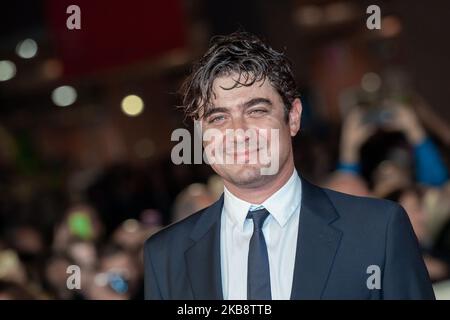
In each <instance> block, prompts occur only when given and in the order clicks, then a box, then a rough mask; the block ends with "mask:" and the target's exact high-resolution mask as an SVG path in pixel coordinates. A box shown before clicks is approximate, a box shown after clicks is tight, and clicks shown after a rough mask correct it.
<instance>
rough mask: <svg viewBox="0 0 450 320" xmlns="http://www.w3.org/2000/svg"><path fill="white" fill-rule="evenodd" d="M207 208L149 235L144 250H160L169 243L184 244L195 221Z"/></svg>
mask: <svg viewBox="0 0 450 320" xmlns="http://www.w3.org/2000/svg"><path fill="white" fill-rule="evenodd" d="M206 209H207V208H204V209H201V210H199V211H197V212H195V213H193V214H191V215H190V216H188V217H186V218H184V219H183V220H180V221H177V222H174V223H172V224H170V225H168V226H166V227H164V228H162V229H161V230H159V231H158V232H156V233H154V234H153V235H151V236H150V237H149V238H148V239H147V240H146V241H145V244H144V247H145V248H150V247H151V248H161V246H165V245H168V244H169V243H173V242H174V241H175V242H178V241H180V242H185V241H186V239H187V238H188V237H189V235H190V233H191V231H192V229H193V228H194V226H195V224H196V222H197V220H198V219H199V218H200V216H201V215H202V214H203V212H204V211H205V210H206Z"/></svg>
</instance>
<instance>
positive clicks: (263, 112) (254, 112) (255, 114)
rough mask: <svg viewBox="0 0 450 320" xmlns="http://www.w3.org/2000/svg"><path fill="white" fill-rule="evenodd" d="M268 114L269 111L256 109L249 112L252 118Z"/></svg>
mask: <svg viewBox="0 0 450 320" xmlns="http://www.w3.org/2000/svg"><path fill="white" fill-rule="evenodd" d="M266 113H267V110H265V109H254V110H251V111H250V112H249V114H250V115H252V116H259V115H263V114H266Z"/></svg>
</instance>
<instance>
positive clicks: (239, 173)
mask: <svg viewBox="0 0 450 320" xmlns="http://www.w3.org/2000/svg"><path fill="white" fill-rule="evenodd" d="M233 167H235V168H224V169H225V170H223V172H224V173H225V174H224V175H223V177H227V180H229V181H230V182H231V183H232V184H234V185H236V186H241V187H246V186H247V187H256V186H259V185H262V184H263V183H264V181H265V180H266V178H267V176H264V175H262V174H261V168H262V167H261V166H260V165H249V164H241V165H235V166H233Z"/></svg>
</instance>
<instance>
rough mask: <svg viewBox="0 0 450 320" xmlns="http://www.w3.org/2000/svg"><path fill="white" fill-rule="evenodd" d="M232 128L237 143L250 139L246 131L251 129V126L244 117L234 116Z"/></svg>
mask: <svg viewBox="0 0 450 320" xmlns="http://www.w3.org/2000/svg"><path fill="white" fill-rule="evenodd" d="M232 129H233V136H234V140H235V143H236V144H241V143H245V142H247V141H248V139H249V137H248V135H247V134H246V132H247V130H248V129H249V127H248V124H247V122H246V120H245V118H244V117H237V118H234V119H233V125H232Z"/></svg>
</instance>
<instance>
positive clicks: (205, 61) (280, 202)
mask: <svg viewBox="0 0 450 320" xmlns="http://www.w3.org/2000/svg"><path fill="white" fill-rule="evenodd" d="M184 108H185V112H186V114H187V115H188V116H190V117H192V118H193V119H196V120H199V121H200V122H201V129H202V130H203V132H206V131H207V130H215V131H214V132H219V133H223V136H221V137H220V138H219V139H217V137H216V139H211V140H206V139H205V141H204V147H205V151H206V149H209V150H214V151H212V152H210V154H209V155H210V157H211V158H214V157H217V156H218V154H217V152H218V151H224V152H225V155H226V156H229V157H231V159H232V160H235V161H231V163H230V162H229V161H211V166H212V168H213V169H214V171H215V172H216V173H217V174H218V175H220V176H221V177H222V179H223V183H224V186H225V188H224V189H225V190H224V193H223V195H222V196H221V197H220V199H219V200H218V201H217V202H215V203H214V204H213V205H211V206H210V207H207V208H205V209H203V210H201V211H199V212H197V213H195V214H193V215H192V216H190V217H188V218H187V219H185V220H183V221H181V222H178V223H175V224H173V225H171V226H169V227H167V228H165V229H163V230H162V231H160V232H159V233H157V234H155V235H154V236H152V237H151V238H150V239H148V240H147V241H146V243H145V250H144V257H145V291H146V298H147V299H252V300H253V299H257V300H264V299H434V294H433V290H432V287H431V285H430V281H429V277H428V273H427V270H426V269H425V266H424V263H423V260H422V258H421V254H420V251H419V249H418V245H417V239H416V237H415V235H414V233H413V230H412V228H411V225H410V222H409V220H408V217H407V215H406V213H405V211H404V210H403V209H402V208H401V207H400V206H399V205H397V204H395V203H393V202H389V201H384V200H376V199H370V198H360V197H354V196H349V195H346V194H342V193H337V192H333V191H331V190H327V189H322V188H319V187H317V186H315V185H313V184H311V183H310V182H308V181H307V180H305V179H304V178H302V177H301V176H299V175H298V173H297V171H296V169H295V167H294V160H293V151H292V144H291V139H292V137H294V136H295V135H296V134H297V133H298V131H299V129H300V123H301V121H300V120H301V113H302V105H301V102H300V100H299V98H298V95H297V91H296V85H295V81H294V77H293V75H292V72H291V67H290V64H289V62H288V60H287V59H286V57H285V56H284V54H282V53H279V52H276V51H275V50H273V49H272V48H270V47H269V46H267V45H266V44H264V43H263V42H261V41H260V40H259V39H257V38H256V37H254V36H252V35H249V34H246V33H236V34H232V35H229V36H222V37H216V38H215V39H214V41H212V44H211V46H210V48H209V49H208V51H207V52H206V54H205V55H204V56H203V58H202V59H201V60H200V61H199V63H198V64H196V66H195V68H194V70H193V72H192V74H191V75H190V77H189V78H188V79H187V80H186V83H185V85H184ZM227 130H228V131H230V130H231V132H236V134H235V135H234V136H232V137H233V139H232V143H231V146H232V147H233V148H231V149H230V145H229V144H228V145H227V143H225V141H226V139H227V137H229V136H227V134H228V132H227ZM233 130H234V131H233ZM239 130H243V131H247V130H254V131H255V132H257V133H258V134H259V133H261V132H262V133H263V134H262V137H263V138H264V139H262V140H264V141H265V143H266V144H265V147H264V144H263V143H258V144H256V145H255V144H253V146H252V144H251V143H250V139H249V136H247V135H243V134H241V133H238V132H239ZM267 132H276V133H277V134H276V135H274V136H273V135H271V134H268V133H267ZM274 137H275V138H274ZM211 146H213V147H214V148H210V147H211ZM242 146H243V148H242ZM239 147H241V148H239ZM235 149H236V150H237V151H236V150H235ZM262 149H265V151H267V150H269V155H270V163H267V162H264V163H263V161H259V160H258V161H256V163H255V162H252V161H250V159H251V158H252V156H253V155H254V154H258V155H259V153H260V152H261V151H262ZM230 150H231V151H230ZM239 150H240V151H239ZM208 159H209V158H208ZM216 160H217V159H216ZM238 160H240V161H238ZM273 163H277V164H278V165H277V168H276V169H277V170H275V171H274V172H271V173H270V174H267V172H265V171H264V170H263V169H264V168H267V167H268V166H270V165H271V164H273Z"/></svg>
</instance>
